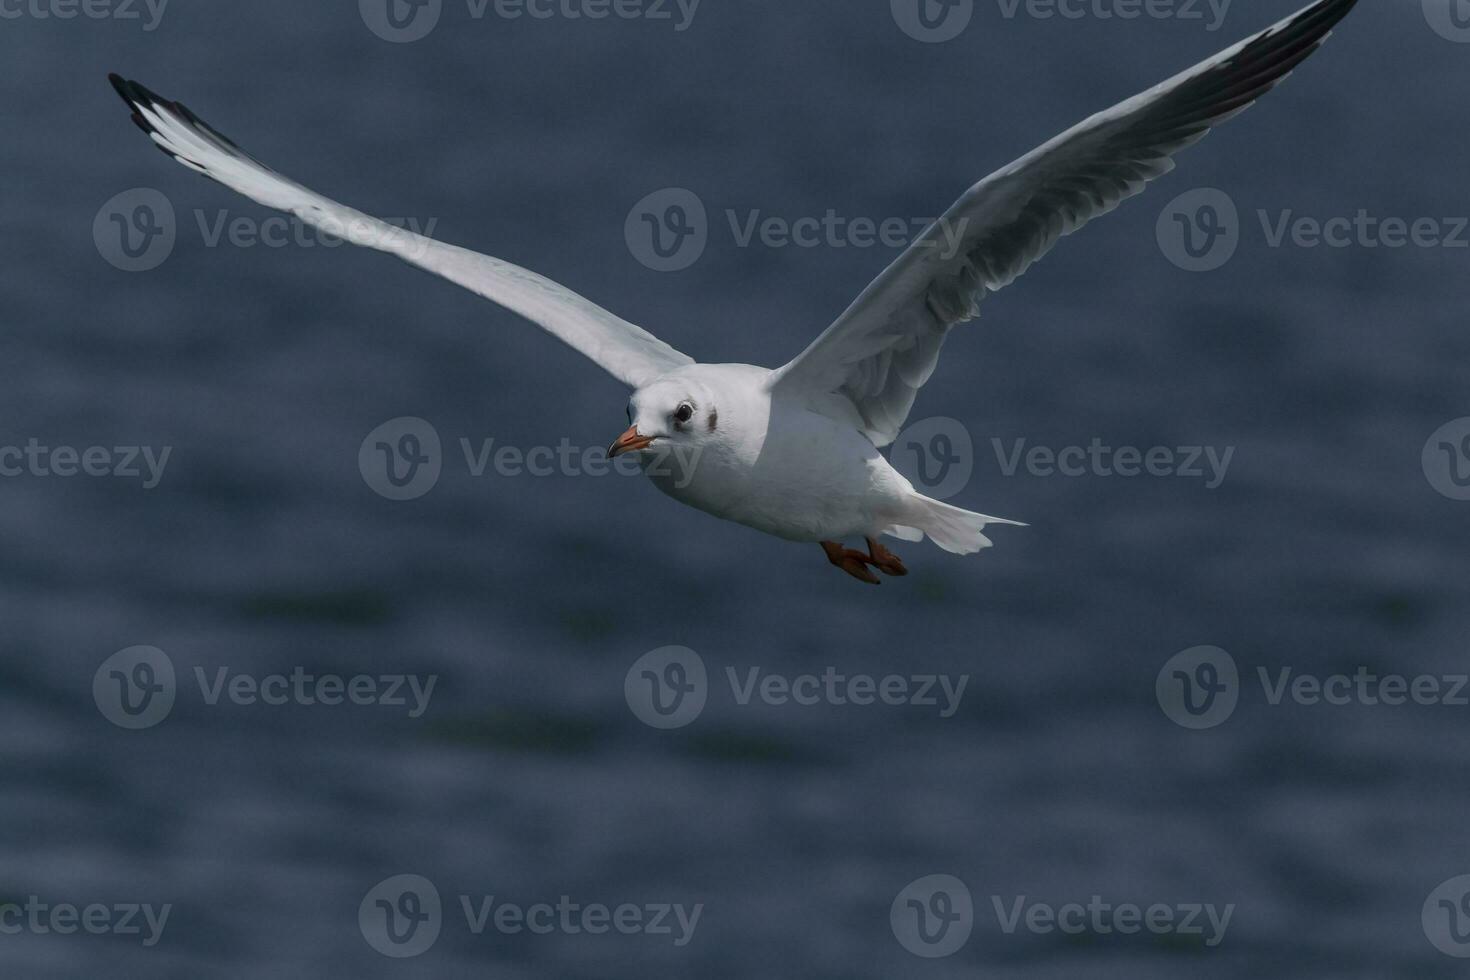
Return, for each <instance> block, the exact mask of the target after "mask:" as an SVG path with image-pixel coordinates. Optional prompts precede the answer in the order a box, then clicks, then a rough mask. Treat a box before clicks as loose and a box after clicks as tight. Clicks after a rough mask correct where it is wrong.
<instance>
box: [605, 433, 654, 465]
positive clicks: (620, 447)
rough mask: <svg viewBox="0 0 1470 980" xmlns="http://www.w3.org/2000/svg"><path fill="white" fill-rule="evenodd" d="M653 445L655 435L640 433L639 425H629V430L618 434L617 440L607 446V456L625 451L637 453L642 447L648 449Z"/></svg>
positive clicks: (618, 454) (619, 454) (611, 456)
mask: <svg viewBox="0 0 1470 980" xmlns="http://www.w3.org/2000/svg"><path fill="white" fill-rule="evenodd" d="M651 445H653V437H652V436H645V435H640V434H639V432H638V426H636V425H634V426H629V427H628V431H627V432H624V433H623V434H622V435H620V436H618V439H617V441H616V442H614V443H613V444H612V445H611V446H608V447H607V458H608V459H612V458H613V457H614V456H621V455H622V454H623V453H636V452H638V451H639V450H640V449H647V448H648V447H649V446H651Z"/></svg>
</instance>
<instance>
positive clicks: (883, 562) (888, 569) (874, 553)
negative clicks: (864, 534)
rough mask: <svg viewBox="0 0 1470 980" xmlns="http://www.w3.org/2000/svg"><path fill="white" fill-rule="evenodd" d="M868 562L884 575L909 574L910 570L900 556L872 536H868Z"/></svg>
mask: <svg viewBox="0 0 1470 980" xmlns="http://www.w3.org/2000/svg"><path fill="white" fill-rule="evenodd" d="M867 541H868V564H869V565H872V566H873V567H874V568H876V569H878V571H880V572H882V573H883V574H884V575H907V574H908V573H909V570H908V569H907V568H904V567H903V562H902V561H900V560H899V557H898V556H897V555H895V554H894V553H893V552H891V551H889V550H888V549H887V548H885V547H883V546H882V545H881V544H879V543H878V542H877V541H875V540H874V539H872V538H868V539H867Z"/></svg>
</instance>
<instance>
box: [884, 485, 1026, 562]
mask: <svg viewBox="0 0 1470 980" xmlns="http://www.w3.org/2000/svg"><path fill="white" fill-rule="evenodd" d="M906 523H908V524H910V525H912V526H913V527H915V528H918V529H919V530H920V531H923V532H924V533H925V534H927V535H929V540H931V541H933V542H934V543H935V544H937V545H939V547H941V548H943V549H944V550H945V551H948V552H950V553H951V554H955V555H973V554H975V553H976V552H980V551H984V550H985V549H986V548H989V547H990V546H991V545H993V544H994V543H995V542H993V541H991V540H990V538H988V537H987V536H986V535H985V528H986V526H988V525H990V524H1009V525H1011V526H1013V527H1025V526H1026V525H1025V524H1022V523H1021V522H1020V521H1008V520H1006V519H1005V518H1003V517H988V516H986V515H985V514H977V513H975V512H974V511H969V510H961V509H960V508H958V507H951V506H950V505H949V504H946V503H941V502H940V501H938V500H933V499H931V498H929V497H925V496H922V495H920V494H914V497H913V511H912V514H911V515H910V516H909V518H908V519H907V521H906Z"/></svg>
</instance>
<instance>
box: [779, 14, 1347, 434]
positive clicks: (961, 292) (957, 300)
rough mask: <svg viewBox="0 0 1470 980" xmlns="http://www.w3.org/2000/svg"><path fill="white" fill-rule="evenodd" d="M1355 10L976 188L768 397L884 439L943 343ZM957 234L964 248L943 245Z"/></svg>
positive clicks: (1041, 151) (1269, 37)
mask: <svg viewBox="0 0 1470 980" xmlns="http://www.w3.org/2000/svg"><path fill="white" fill-rule="evenodd" d="M1356 2H1357V0H1318V2H1316V3H1314V4H1312V5H1311V6H1309V7H1307V8H1305V9H1304V10H1302V11H1300V12H1299V13H1297V14H1296V15H1294V16H1292V17H1289V18H1287V19H1286V20H1284V21H1282V22H1281V23H1279V24H1277V25H1276V26H1274V27H1272V28H1270V29H1268V30H1266V31H1263V32H1262V33H1260V34H1257V35H1255V36H1254V37H1251V38H1249V39H1247V40H1245V41H1242V42H1241V43H1240V44H1237V45H1236V46H1234V47H1232V48H1229V49H1228V50H1226V51H1223V52H1221V53H1220V54H1218V55H1216V56H1215V57H1213V58H1211V59H1209V60H1207V61H1205V62H1202V63H1201V64H1199V65H1197V66H1195V67H1194V68H1191V69H1189V70H1188V71H1185V72H1183V73H1182V74H1179V75H1177V76H1175V77H1174V78H1171V79H1170V80H1168V81H1166V82H1164V83H1163V84H1161V85H1158V86H1156V87H1154V88H1152V89H1150V90H1149V91H1147V92H1144V93H1143V94H1142V95H1139V96H1136V97H1134V98H1132V99H1129V100H1127V101H1126V102H1122V103H1120V104H1119V105H1117V106H1114V107H1113V108H1111V109H1108V110H1106V111H1105V112H1101V113H1098V114H1097V115H1095V116H1092V117H1091V118H1089V119H1087V120H1085V121H1084V122H1082V123H1080V124H1078V125H1077V126H1074V127H1073V128H1071V129H1069V130H1067V131H1066V132H1065V133H1063V134H1061V135H1060V136H1058V137H1056V138H1055V139H1053V140H1051V141H1050V142H1048V143H1045V144H1043V145H1042V146H1041V147H1039V148H1037V149H1035V150H1033V151H1032V152H1030V153H1028V154H1027V155H1025V156H1023V157H1021V158H1020V159H1019V160H1017V161H1015V162H1014V163H1012V164H1010V165H1009V166H1007V167H1005V168H1003V169H1001V170H998V171H996V172H995V173H994V174H991V175H990V176H989V177H987V178H985V179H984V180H982V181H981V182H980V183H978V184H976V185H975V186H974V187H973V188H971V189H970V190H969V191H968V192H967V193H966V194H965V195H964V196H963V197H962V198H960V200H959V201H958V202H957V203H956V204H955V205H954V207H952V208H950V210H949V211H948V212H947V213H946V214H945V216H944V217H943V218H940V219H939V221H938V222H936V223H935V224H934V225H933V226H931V227H930V228H929V230H928V231H926V232H925V233H924V234H923V235H921V236H920V237H919V239H918V240H917V241H916V242H915V243H914V244H913V245H911V246H910V247H909V248H908V250H906V251H905V252H904V253H903V254H902V255H900V256H899V257H898V259H896V260H895V261H894V262H893V264H892V265H890V266H889V267H888V268H887V269H886V270H885V271H884V272H883V274H882V275H880V276H879V277H878V278H877V279H875V280H874V281H873V282H872V284H871V285H869V286H868V288H867V289H865V290H864V291H863V293H862V295H860V296H859V297H858V298H857V300H856V301H855V302H854V303H853V304H852V306H851V307H849V308H848V310H847V311H846V312H845V313H843V314H842V316H841V317H839V318H838V319H837V321H836V322H835V323H833V324H832V325H831V326H830V327H828V328H827V330H826V331H824V332H823V333H822V335H821V336H820V337H818V338H817V339H816V340H815V341H813V342H812V344H811V345H810V346H809V347H807V349H806V350H805V351H803V352H802V353H801V354H800V355H798V356H797V357H796V358H795V359H794V360H792V361H791V362H790V363H788V364H787V365H786V366H785V367H782V368H780V369H779V370H777V371H775V372H773V373H772V376H771V379H770V382H769V384H770V386H771V388H772V390H773V391H784V392H790V393H795V394H797V395H798V396H806V397H811V398H813V399H820V398H821V397H823V396H826V395H828V394H830V393H839V394H842V395H845V396H846V397H847V398H849V399H850V400H851V401H852V403H853V405H854V406H855V407H856V408H857V411H858V414H859V415H860V416H861V419H862V424H861V426H860V427H861V428H862V429H863V431H864V433H865V434H866V435H867V436H868V438H870V439H872V440H873V442H874V444H875V445H877V446H885V445H887V444H889V443H890V442H892V441H893V440H894V439H895V438H896V437H897V435H898V432H899V430H900V429H901V428H902V427H903V424H904V420H905V419H906V418H907V417H908V413H909V409H910V408H911V407H912V406H913V403H914V396H915V395H916V394H918V390H919V388H920V387H921V386H923V384H924V383H925V382H926V381H928V380H929V376H930V375H931V374H932V373H933V371H934V367H935V365H936V364H937V363H938V361H939V351H940V348H941V347H942V346H943V344H944V340H945V337H946V335H947V334H948V333H949V330H950V328H951V327H953V326H954V325H955V324H957V323H962V322H964V321H966V320H970V319H973V318H974V317H976V316H978V315H979V306H980V301H981V300H982V299H984V298H985V296H986V294H987V293H989V292H995V291H997V290H999V289H1001V288H1002V287H1004V286H1007V285H1009V284H1010V283H1011V282H1013V281H1014V280H1015V279H1016V278H1017V277H1018V276H1020V275H1021V274H1022V273H1023V272H1025V271H1026V269H1027V268H1029V267H1030V265H1031V264H1032V263H1033V262H1035V261H1036V260H1037V259H1039V258H1041V257H1042V256H1043V255H1045V254H1046V253H1047V252H1048V251H1050V249H1051V247H1052V246H1053V245H1055V244H1056V241H1057V239H1059V238H1060V237H1061V236H1063V235H1069V234H1071V233H1072V232H1074V231H1076V230H1077V229H1078V228H1080V227H1082V226H1083V225H1084V224H1086V223H1087V222H1088V221H1091V220H1092V219H1093V218H1095V217H1097V216H1098V215H1102V214H1106V213H1107V212H1109V211H1111V210H1113V208H1115V207H1117V206H1118V205H1119V204H1120V203H1121V202H1122V201H1124V200H1125V199H1127V198H1129V197H1132V196H1133V195H1135V194H1138V193H1140V192H1141V191H1142V190H1143V188H1144V185H1145V184H1146V183H1147V182H1148V181H1150V180H1153V179H1154V178H1156V177H1160V176H1162V175H1164V174H1166V173H1168V172H1169V171H1170V170H1172V169H1173V168H1174V161H1173V159H1172V157H1173V155H1174V154H1175V153H1177V152H1178V151H1180V150H1182V149H1183V148H1185V147H1187V146H1189V145H1191V144H1193V143H1195V142H1196V141H1198V140H1199V139H1201V138H1202V137H1203V136H1204V135H1205V134H1206V133H1207V132H1209V131H1210V128H1211V127H1213V126H1215V125H1218V124H1219V123H1221V122H1223V121H1225V120H1226V119H1228V118H1230V117H1231V116H1233V115H1235V114H1236V113H1238V112H1240V111H1242V110H1243V109H1245V108H1246V107H1247V106H1249V105H1250V104H1251V103H1253V102H1254V101H1255V100H1256V99H1257V98H1259V97H1260V96H1261V95H1263V94H1264V93H1266V92H1267V91H1269V90H1270V89H1272V88H1274V87H1275V86H1276V85H1277V84H1278V83H1279V82H1281V81H1282V80H1283V79H1284V78H1286V76H1287V75H1289V74H1290V73H1291V71H1292V69H1293V68H1295V67H1296V66H1297V65H1298V64H1300V63H1301V61H1302V60H1303V59H1304V58H1306V57H1307V56H1308V55H1310V54H1311V53H1312V52H1313V51H1315V50H1316V49H1317V47H1318V46H1320V45H1321V44H1322V42H1323V41H1324V40H1326V38H1327V36H1328V34H1330V33H1331V29H1332V27H1333V26H1334V25H1335V24H1336V23H1337V22H1338V21H1339V20H1341V19H1342V18H1343V17H1344V16H1346V15H1347V13H1348V11H1350V10H1351V9H1352V8H1353V5H1354V4H1355V3H1356ZM947 235H948V236H951V238H956V237H957V238H958V241H959V246H958V248H957V249H956V248H954V247H953V246H951V247H950V248H944V247H942V245H943V244H944V243H946V242H947V241H949V240H951V239H950V238H947V237H946V236H947Z"/></svg>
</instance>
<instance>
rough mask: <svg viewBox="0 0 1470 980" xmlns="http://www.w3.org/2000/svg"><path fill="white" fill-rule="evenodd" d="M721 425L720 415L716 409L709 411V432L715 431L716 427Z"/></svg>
mask: <svg viewBox="0 0 1470 980" xmlns="http://www.w3.org/2000/svg"><path fill="white" fill-rule="evenodd" d="M719 424H720V413H719V412H718V411H716V410H715V409H713V408H712V409H710V410H709V430H710V431H711V432H713V431H715V426H717V425H719Z"/></svg>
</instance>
